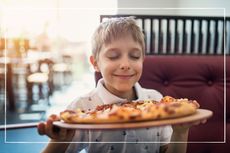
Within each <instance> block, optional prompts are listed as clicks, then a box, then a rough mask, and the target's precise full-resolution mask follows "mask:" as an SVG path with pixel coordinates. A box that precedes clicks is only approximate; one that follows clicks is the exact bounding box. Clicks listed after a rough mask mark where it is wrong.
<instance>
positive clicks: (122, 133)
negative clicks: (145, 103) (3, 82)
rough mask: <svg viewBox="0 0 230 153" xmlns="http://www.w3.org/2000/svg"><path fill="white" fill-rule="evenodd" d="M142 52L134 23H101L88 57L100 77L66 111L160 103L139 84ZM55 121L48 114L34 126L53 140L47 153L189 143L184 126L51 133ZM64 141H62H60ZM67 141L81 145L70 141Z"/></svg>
mask: <svg viewBox="0 0 230 153" xmlns="http://www.w3.org/2000/svg"><path fill="white" fill-rule="evenodd" d="M144 50H145V45H144V36H143V33H142V32H141V30H140V28H139V27H138V26H137V25H136V23H135V21H134V19H132V18H130V17H128V18H114V19H109V20H108V21H106V22H103V23H102V24H101V25H100V26H99V27H98V28H97V29H96V31H95V33H94V35H93V39H92V53H93V54H92V56H91V57H90V62H91V64H92V65H93V67H94V69H95V70H96V71H97V72H100V73H101V74H102V79H101V80H99V81H98V84H97V87H96V88H95V89H94V90H92V91H91V92H90V93H88V94H86V95H84V96H82V97H80V98H79V99H77V100H76V101H74V102H73V103H71V105H70V106H68V109H73V110H74V109H76V108H81V109H85V110H87V109H92V108H95V107H96V106H97V105H102V104H111V103H116V102H123V101H135V100H144V99H153V100H157V101H159V100H160V99H161V98H162V95H161V94H160V93H159V92H158V91H156V90H150V89H144V88H142V87H141V86H140V85H139V84H138V80H139V79H140V77H141V74H142V67H143V61H144V56H145V55H144V54H145V53H144ZM55 120H58V117H57V116H55V115H52V116H51V117H50V118H49V119H48V120H47V122H46V123H40V124H39V125H38V131H39V133H40V134H41V135H48V136H49V137H50V138H51V141H50V143H49V144H48V146H47V147H46V148H45V150H44V152H47V153H51V152H54V153H57V152H80V151H81V150H82V149H85V150H86V151H87V152H93V153H95V152H98V153H107V152H117V153H126V152H128V153H129V152H130V153H135V152H136V153H142V152H153V153H157V152H167V153H169V152H171V153H173V152H174V153H185V152H186V143H176V144H169V143H168V142H170V141H180V142H184V141H187V137H188V129H189V126H188V125H186V126H177V127H173V130H172V127H171V126H165V127H155V128H147V129H135V130H115V131H106V130H105V131H91V130H85V131H83V130H77V131H73V130H67V129H59V130H55V128H54V127H53V125H52V122H53V121H55ZM194 124H195V123H194ZM196 124H199V123H196ZM63 141H66V143H58V142H63ZM69 141H72V142H85V143H68V142H69ZM53 142H57V143H53ZM87 142H97V143H87ZM100 142H101V143H100ZM109 142H118V143H115V144H112V143H109ZM119 142H120V143H119ZM124 142H125V143H124ZM138 142H153V143H138ZM154 142H159V143H154Z"/></svg>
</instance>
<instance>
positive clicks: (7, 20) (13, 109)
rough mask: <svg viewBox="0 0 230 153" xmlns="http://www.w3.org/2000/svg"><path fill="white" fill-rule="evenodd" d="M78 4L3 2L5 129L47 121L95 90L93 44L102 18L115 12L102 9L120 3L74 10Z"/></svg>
mask: <svg viewBox="0 0 230 153" xmlns="http://www.w3.org/2000/svg"><path fill="white" fill-rule="evenodd" d="M78 2H79V1H72V0H67V1H64V0H55V1H53V0H52V1H47V0H40V1H17V0H8V1H7V0H6V1H4V2H1V5H0V8H3V9H1V11H0V26H1V28H0V64H1V65H0V73H1V74H0V110H1V111H0V112H1V114H0V118H1V119H0V124H1V125H4V124H5V123H6V124H18V123H28V122H29V123H31V122H34V123H36V122H39V121H41V120H46V118H47V117H48V116H49V115H50V114H53V113H55V114H59V112H60V111H62V110H63V109H65V108H66V107H67V106H68V104H70V103H71V102H72V101H73V100H74V99H75V98H77V97H78V96H80V95H82V94H84V93H86V92H88V91H90V90H91V89H92V88H94V87H95V81H94V70H93V69H92V67H91V65H90V64H89V60H88V59H89V55H90V54H91V52H90V39H91V35H92V32H93V30H94V29H95V28H96V26H97V25H98V24H99V22H100V14H114V13H115V12H116V9H103V8H105V7H107V8H112V7H113V8H115V7H116V4H115V3H116V1H114V2H113V3H110V4H108V2H107V1H104V0H103V1H100V2H97V3H96V2H95V4H91V5H90V6H89V7H87V5H88V4H89V1H85V2H83V4H81V5H83V7H79V5H78V7H77V8H76V7H75V8H74V7H73V6H77V4H78ZM81 3H82V2H81ZM90 3H92V2H90ZM92 6H93V7H92Z"/></svg>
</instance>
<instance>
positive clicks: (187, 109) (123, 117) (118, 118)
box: [60, 96, 200, 123]
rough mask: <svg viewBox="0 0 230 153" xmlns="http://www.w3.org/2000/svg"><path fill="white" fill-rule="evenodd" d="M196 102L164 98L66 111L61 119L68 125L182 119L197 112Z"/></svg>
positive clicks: (62, 113) (197, 105)
mask: <svg viewBox="0 0 230 153" xmlns="http://www.w3.org/2000/svg"><path fill="white" fill-rule="evenodd" d="M199 107H200V105H199V104H198V102H197V101H196V100H188V99H187V98H180V99H175V98H173V97H170V96H165V97H163V98H162V99H161V100H160V102H157V101H154V100H142V101H134V102H123V103H116V104H106V105H101V106H97V107H96V108H95V109H91V110H82V109H77V110H76V111H73V110H66V111H63V112H61V113H60V117H61V119H62V120H63V121H64V122H67V123H115V122H132V121H141V120H158V119H165V118H173V117H181V116H185V115H190V114H193V113H195V112H196V109H198V108H199Z"/></svg>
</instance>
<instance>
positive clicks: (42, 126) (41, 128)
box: [37, 123, 45, 135]
mask: <svg viewBox="0 0 230 153" xmlns="http://www.w3.org/2000/svg"><path fill="white" fill-rule="evenodd" d="M37 130H38V133H39V134H40V135H44V134H45V124H44V123H39V124H38V125H37Z"/></svg>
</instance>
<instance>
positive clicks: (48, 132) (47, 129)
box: [45, 119, 56, 139]
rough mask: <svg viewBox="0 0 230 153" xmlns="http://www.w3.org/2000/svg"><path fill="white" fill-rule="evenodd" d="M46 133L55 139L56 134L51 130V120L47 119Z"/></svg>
mask: <svg viewBox="0 0 230 153" xmlns="http://www.w3.org/2000/svg"><path fill="white" fill-rule="evenodd" d="M45 129H46V134H47V135H48V136H49V137H51V138H53V139H55V138H56V135H55V134H54V131H53V121H52V120H50V119H48V120H47V122H46V128H45Z"/></svg>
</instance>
